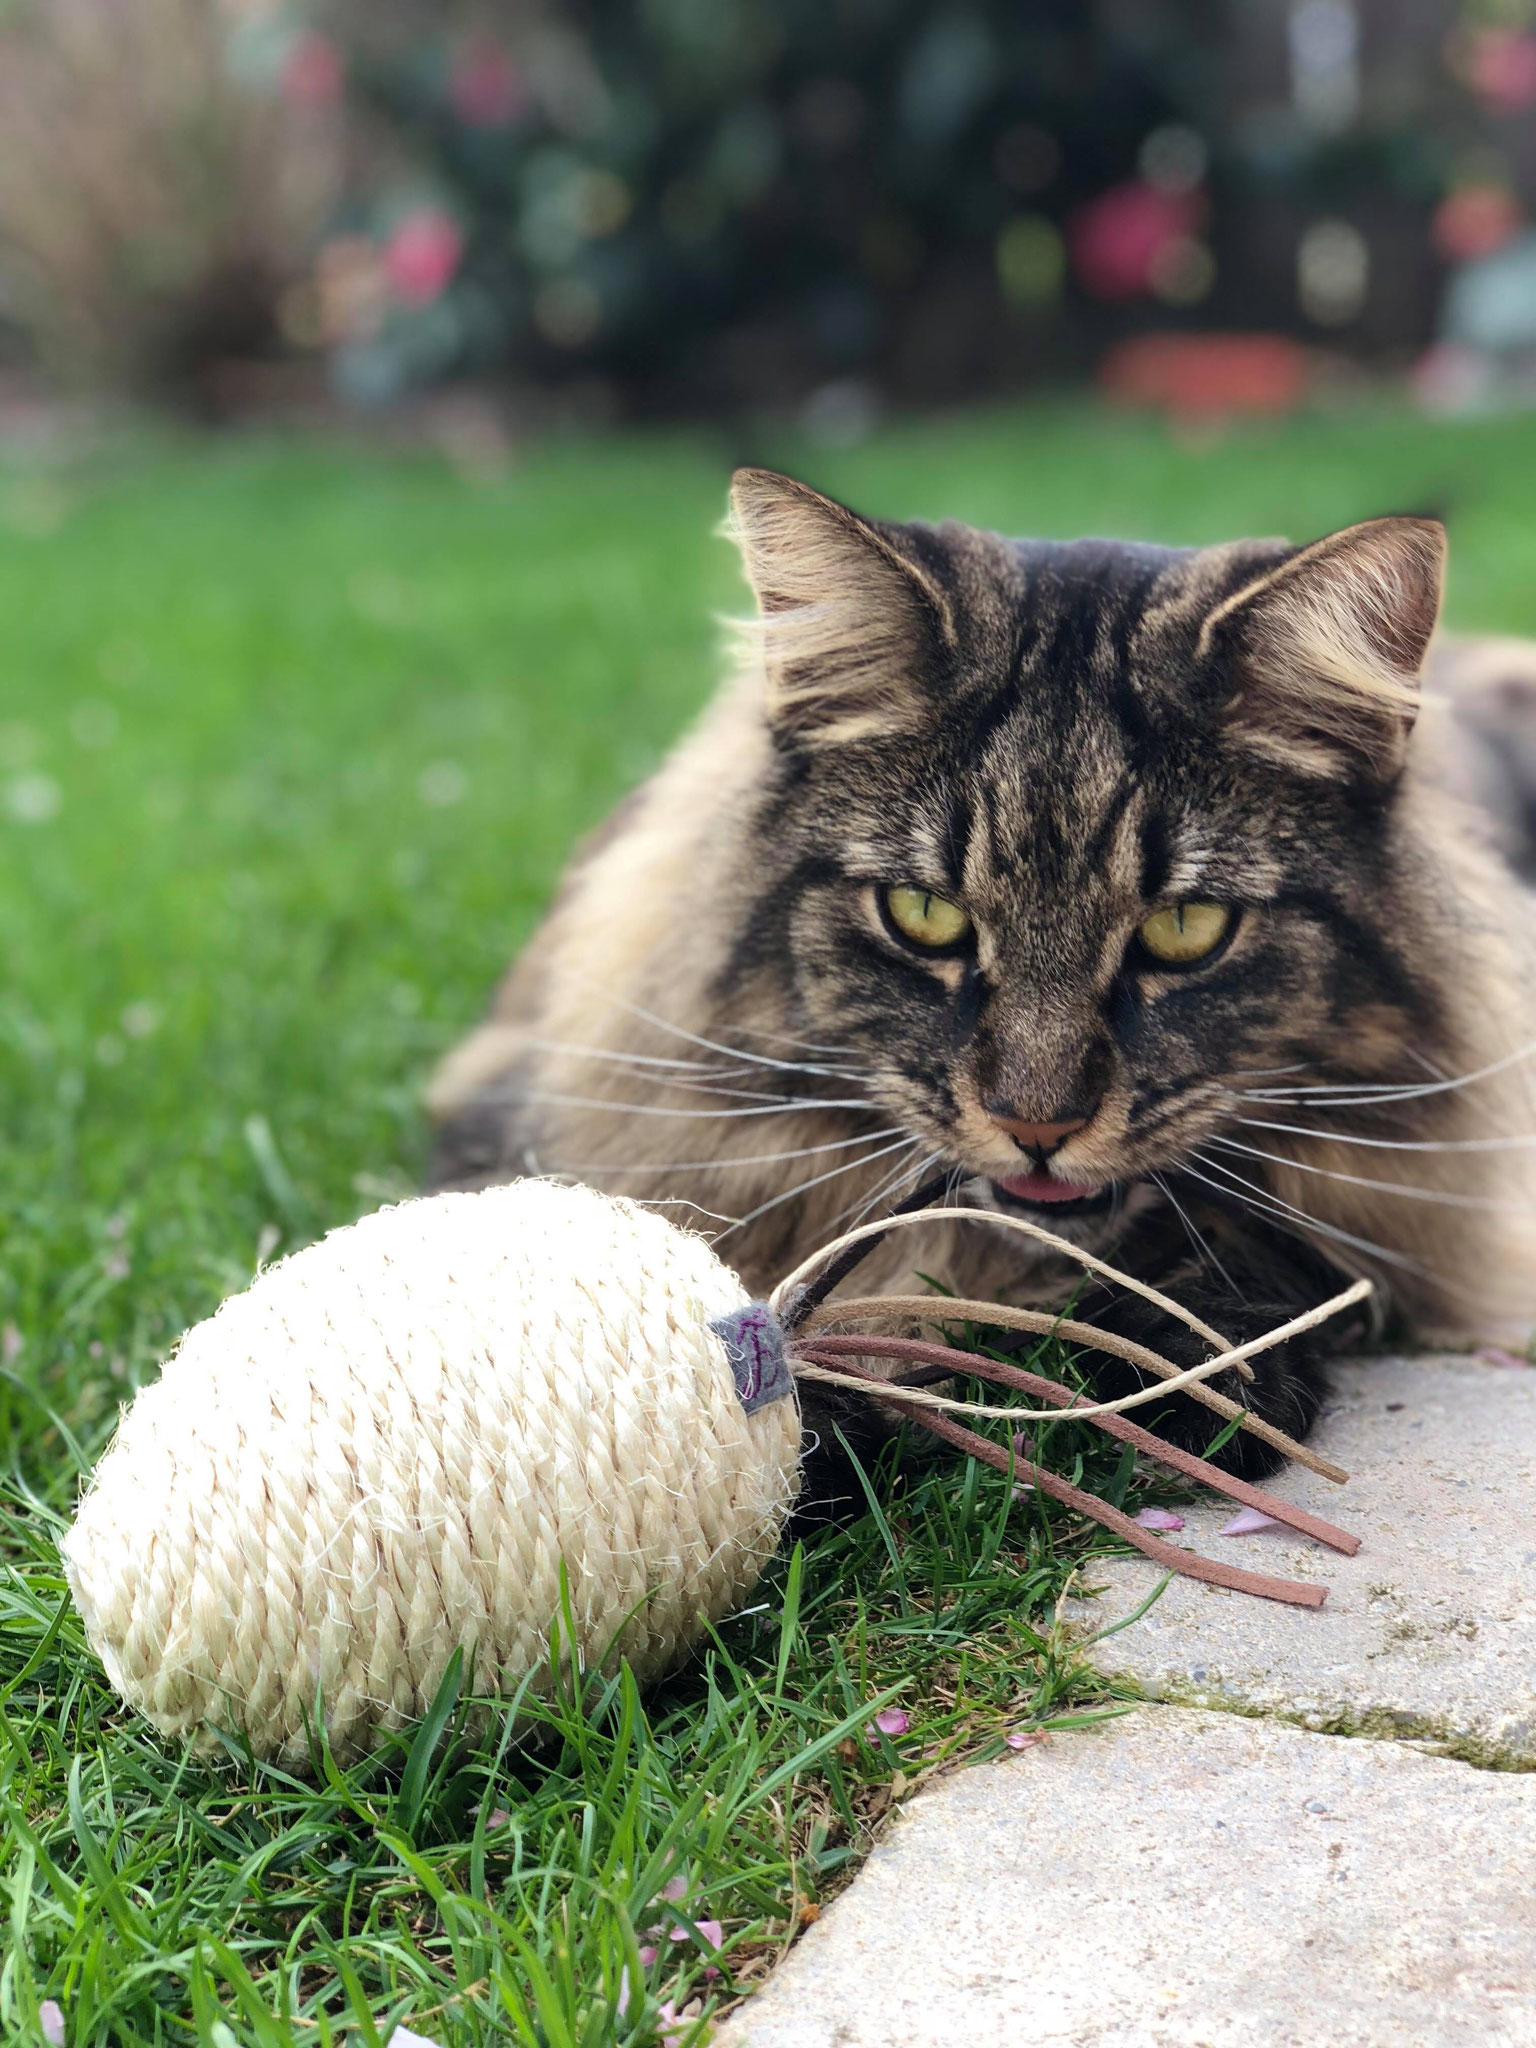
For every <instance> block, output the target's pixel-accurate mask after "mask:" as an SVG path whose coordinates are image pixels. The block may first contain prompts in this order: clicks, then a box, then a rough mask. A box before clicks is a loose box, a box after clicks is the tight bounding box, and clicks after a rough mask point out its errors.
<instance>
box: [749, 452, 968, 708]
mask: <svg viewBox="0 0 1536 2048" xmlns="http://www.w3.org/2000/svg"><path fill="white" fill-rule="evenodd" d="M729 531H730V533H731V536H732V538H733V539H734V540H735V542H736V544H737V546H738V547H739V548H740V549H741V559H742V566H743V568H744V569H745V571H746V575H747V581H748V582H749V583H750V584H751V585H752V589H753V592H754V593H755V595H756V597H757V605H758V616H757V618H756V619H755V620H754V621H751V622H750V624H749V626H748V627H747V629H746V631H747V633H748V635H749V636H750V641H751V644H752V652H753V654H754V656H755V658H756V660H757V661H758V662H759V663H760V664H761V668H762V673H763V681H764V687H765V690H766V693H767V707H768V715H769V718H770V719H771V720H772V722H773V724H774V725H775V726H776V727H777V728H778V729H779V730H780V731H781V732H784V733H786V734H787V735H790V736H792V737H793V738H794V739H795V740H796V741H797V742H798V743H800V744H802V745H806V746H827V745H835V744H837V743H839V742H841V743H848V742H851V741H857V740H866V739H884V738H888V737H890V736H891V735H893V734H896V733H901V732H913V731H917V730H919V729H921V728H922V727H923V726H924V725H926V724H928V723H930V722H931V721H932V718H933V715H934V707H933V703H932V700H931V697H930V696H929V694H928V692H927V690H926V688H925V684H926V683H927V682H928V681H929V680H930V679H931V678H932V677H933V676H934V675H935V674H936V673H939V672H941V671H942V669H943V667H944V665H945V662H946V658H947V655H948V652H949V650H950V649H951V648H952V646H953V642H954V623H953V620H952V618H951V615H950V610H949V604H948V600H947V599H946V597H945V596H944V594H943V592H942V591H941V590H940V589H939V587H938V585H937V584H936V583H935V582H934V580H933V578H932V577H931V576H930V575H929V574H928V573H927V571H926V570H925V569H924V567H923V566H922V564H921V563H920V562H918V561H916V560H914V559H913V557H912V554H911V553H910V551H909V547H908V546H904V545H903V544H902V543H903V540H904V535H903V532H902V529H901V528H899V527H892V526H887V525H884V524H883V523H881V522H879V521H876V520H872V519H863V518H861V517H860V516H859V514H858V513H857V512H850V511H849V509H848V507H847V506H846V505H839V504H838V503H837V502H836V500H835V499H832V498H824V497H823V496H822V495H821V493H820V492H819V491H813V490H812V489H811V488H810V486H809V485H808V484H802V483H796V482H795V481H794V479H793V478H791V477H787V476H779V475H777V474H776V473H775V472H774V471H772V470H766V469H739V470H737V472H736V475H735V477H734V478H733V479H732V483H731V519H730V527H729Z"/></svg>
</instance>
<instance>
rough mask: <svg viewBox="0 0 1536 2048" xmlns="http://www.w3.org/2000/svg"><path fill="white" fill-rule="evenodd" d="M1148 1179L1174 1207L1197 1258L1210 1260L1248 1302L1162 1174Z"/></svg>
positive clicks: (1235, 1292)
mask: <svg viewBox="0 0 1536 2048" xmlns="http://www.w3.org/2000/svg"><path fill="white" fill-rule="evenodd" d="M1147 1177H1148V1179H1149V1180H1150V1181H1151V1182H1152V1184H1153V1186H1154V1187H1157V1188H1159V1189H1161V1191H1162V1193H1163V1194H1164V1196H1165V1197H1166V1198H1167V1200H1168V1202H1169V1203H1170V1204H1171V1205H1172V1208H1173V1213H1174V1214H1175V1215H1176V1216H1177V1217H1178V1219H1179V1221H1180V1223H1182V1224H1183V1226H1184V1234H1185V1236H1186V1237H1187V1238H1188V1239H1189V1241H1190V1243H1191V1244H1192V1245H1193V1246H1194V1248H1195V1254H1196V1256H1197V1257H1198V1258H1199V1259H1201V1260H1202V1261H1205V1260H1209V1262H1210V1264H1211V1265H1212V1266H1214V1267H1215V1269H1216V1271H1217V1272H1218V1273H1219V1274H1220V1275H1221V1277H1222V1279H1223V1280H1225V1281H1226V1283H1227V1285H1228V1286H1229V1287H1230V1288H1231V1290H1232V1292H1233V1294H1234V1295H1236V1297H1237V1299H1238V1300H1239V1301H1244V1300H1246V1299H1247V1297H1246V1296H1245V1295H1244V1293H1243V1290H1242V1289H1241V1288H1240V1287H1239V1286H1238V1284H1237V1282H1236V1281H1235V1280H1234V1279H1233V1278H1232V1275H1231V1274H1230V1273H1229V1272H1228V1271H1227V1269H1226V1267H1225V1266H1224V1265H1223V1264H1222V1263H1221V1260H1220V1259H1219V1258H1218V1257H1217V1255H1216V1250H1215V1247H1214V1246H1213V1245H1212V1243H1211V1241H1210V1239H1209V1238H1208V1237H1207V1236H1206V1234H1205V1232H1204V1231H1203V1230H1202V1229H1201V1228H1200V1226H1199V1224H1197V1223H1196V1222H1195V1220H1194V1218H1193V1217H1192V1216H1191V1215H1190V1213H1189V1211H1188V1210H1187V1209H1186V1208H1185V1207H1184V1204H1183V1203H1182V1202H1181V1201H1180V1200H1179V1198H1178V1196H1177V1195H1176V1194H1175V1193H1174V1192H1173V1189H1172V1188H1171V1187H1169V1185H1168V1183H1167V1181H1166V1180H1165V1179H1164V1178H1163V1176H1162V1175H1161V1174H1160V1173H1156V1172H1154V1173H1151V1174H1149V1175H1148V1176H1147Z"/></svg>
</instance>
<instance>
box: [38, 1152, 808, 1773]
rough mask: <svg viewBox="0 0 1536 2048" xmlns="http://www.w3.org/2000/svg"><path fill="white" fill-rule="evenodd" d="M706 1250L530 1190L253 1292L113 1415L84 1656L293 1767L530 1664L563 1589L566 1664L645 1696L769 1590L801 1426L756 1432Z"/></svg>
mask: <svg viewBox="0 0 1536 2048" xmlns="http://www.w3.org/2000/svg"><path fill="white" fill-rule="evenodd" d="M749 1306H750V1302H749V1298H748V1296H747V1293H746V1290H745V1289H744V1288H743V1286H742V1284H741V1282H740V1281H739V1280H738V1279H737V1278H736V1276H735V1274H733V1273H732V1272H730V1271H729V1270H728V1269H727V1268H726V1267H725V1266H724V1265H722V1264H721V1262H720V1261H719V1260H718V1259H717V1258H716V1257H715V1255H714V1253H713V1252H712V1251H711V1250H710V1248H709V1246H708V1245H707V1244H705V1242H704V1241H703V1239H702V1238H699V1237H695V1236H692V1235H690V1234H688V1233H686V1232H684V1231H681V1230H678V1229H676V1228H675V1227H674V1226H673V1225H671V1224H670V1223H668V1222H666V1221H665V1220H664V1219H663V1218H662V1217H660V1216H657V1215H655V1214H653V1213H651V1212H650V1211H647V1210H643V1209H639V1208H637V1207H635V1206H634V1205H633V1204H631V1203H629V1202H624V1201H618V1200H614V1199H612V1198H610V1197H608V1196H604V1195H599V1194H596V1193H594V1192H592V1191H591V1190H590V1189H586V1188H579V1187H565V1186H561V1185H557V1184H555V1183H553V1182H549V1181H519V1182H515V1183H513V1184H512V1185H511V1186H509V1187H501V1188H491V1189H487V1190H485V1191H484V1192H483V1193H478V1194H469V1195H452V1194H450V1195H439V1196H436V1197H434V1198H432V1199H430V1200H423V1201H414V1202H407V1203H404V1204H402V1205H401V1206H400V1207H398V1208H392V1209H385V1210H381V1211H380V1212H379V1213H378V1214H377V1215H373V1216H369V1217H365V1218H364V1219H363V1221H361V1222H360V1223H356V1224H353V1225H351V1226H350V1227H349V1228H347V1229H344V1230H338V1231H334V1232H333V1233H332V1234H331V1235H330V1236H329V1237H327V1238H326V1239H324V1240H323V1241H322V1242H321V1243H319V1244H315V1245H311V1246H310V1247H308V1249H306V1250H304V1251H301V1252H297V1253H295V1254H294V1255H293V1256H292V1257H291V1258H288V1259H285V1260H283V1261H282V1262H281V1264H279V1265H277V1266H274V1267H271V1268H270V1269H268V1270H267V1271H266V1272H264V1273H262V1274H261V1275H260V1276H259V1277H258V1278H257V1280H256V1281H255V1282H254V1283H253V1285H252V1286H251V1287H249V1288H248V1289H247V1290H246V1292H245V1293H243V1294H240V1295H236V1296H234V1297H233V1298H232V1299H230V1300H229V1301H226V1302H225V1303H224V1304H223V1306H222V1307H221V1308H220V1309H219V1310H218V1312H217V1313H216V1314H215V1315H213V1316H212V1317H210V1318H209V1320H208V1321H207V1322H204V1323H201V1324H199V1325H198V1326H197V1327H196V1328H195V1329H193V1330H191V1331H190V1332H189V1333H188V1334H187V1335H186V1336H185V1337H184V1338H183V1339H182V1341H181V1344H180V1346H179V1347H178V1349H177V1350H176V1352H175V1353H174V1355H173V1356H172V1358H171V1359H170V1360H169V1362H168V1363H167V1365H166V1367H165V1369H164V1372H163V1373H162V1374H161V1377H160V1378H159V1380H158V1381H156V1382H155V1383H154V1384H153V1385H151V1386H149V1387H146V1388H145V1389H144V1390H143V1391H142V1392H141V1393H140V1394H139V1395H138V1397H137V1398H136V1399H135V1401H134V1402H133V1404H132V1406H131V1407H130V1408H129V1409H128V1411H127V1413H126V1414H125V1415H124V1417H123V1421H122V1424H121V1426H120V1428H119V1430H118V1433H117V1437H116V1439H115V1441H114V1443H113V1445H112V1447H111V1449H110V1450H109V1451H108V1452H107V1454H106V1455H105V1456H104V1457H103V1459H102V1461H101V1463H100V1465H99V1466H98V1467H97V1470H96V1474H95V1477H94V1479H93V1480H92V1482H91V1485H90V1488H89V1490H88V1491H87V1493H86V1495H85V1498H84V1500H83V1501H82V1503H81V1506H80V1511H79V1514H78V1516H77V1518H76V1521H75V1523H74V1526H73V1527H72V1529H71V1530H70V1531H69V1533H68V1535H67V1537H66V1538H65V1540H64V1543H63V1553H64V1560H65V1568H66V1571H67V1573H68V1577H69V1583H70V1587H71V1590H72V1592H73V1594H74V1597H75V1600H76V1604H77V1605H78V1607H79V1609H80V1612H81V1614H82V1615H83V1617H84V1619H85V1624H86V1631H87V1634H88V1636H89V1638H90V1641H91V1644H92V1647H93V1648H94V1649H95V1650H96V1652H97V1654H98V1655H99V1656H100V1657H101V1659H102V1662H103V1663H104V1664H105V1666H106V1669H107V1673H108V1676H109V1677H110V1679H111V1681H112V1683H113V1685H114V1686H115V1687H116V1689H117V1690H118V1692H119V1693H120V1694H121V1695H122V1697H123V1698H124V1699H125V1700H126V1701H127V1702H128V1704H129V1705H130V1706H132V1707H135V1708H137V1709H138V1710H139V1711H140V1712H142V1713H143V1714H145V1715H146V1716H147V1717H148V1719H149V1720H150V1721H151V1722H152V1723H153V1724H154V1726H155V1727H156V1728H157V1729H159V1730H160V1732H161V1733H162V1734H164V1735H167V1736H171V1737H184V1736H188V1735H192V1736H200V1737H201V1738H202V1739H203V1743H204V1746H207V1744H208V1741H209V1739H210V1738H209V1731H210V1730H211V1729H212V1728H213V1727H215V1726H218V1727H223V1728H227V1729H230V1730H232V1731H234V1732H236V1733H237V1734H243V1735H244V1736H245V1737H246V1738H247V1739H248V1740H249V1742H250V1744H251V1747H252V1749H253V1750H254V1752H255V1753H256V1754H257V1755H258V1756H264V1757H275V1758H279V1759H281V1760H284V1761H286V1762H290V1763H302V1762H304V1761H307V1759H308V1756H309V1753H310V1750H309V1737H308V1734H307V1732H306V1728H305V1716H306V1713H308V1714H312V1713H313V1710H314V1706H315V1702H316V1699H317V1697H318V1698H319V1699H320V1700H321V1701H322V1702H323V1706H324V1712H325V1719H326V1725H327V1729H328V1732H329V1738H330V1741H331V1744H332V1747H333V1749H334V1750H335V1751H336V1753H337V1754H338V1755H340V1756H343V1757H345V1756H347V1755H349V1754H352V1753H355V1752H356V1751H357V1750H358V1749H360V1748H362V1747H364V1746H366V1744H367V1742H368V1739H369V1738H370V1736H372V1735H373V1734H374V1733H376V1732H377V1731H378V1730H381V1729H387V1728H396V1727H400V1726H402V1725H404V1724H406V1723H408V1722H410V1721H411V1720H413V1719H416V1718H418V1717H419V1716H420V1715H421V1714H422V1713H424V1712H425V1710H426V1708H427V1707H428V1705H429V1704H430V1703H431V1701H432V1698H433V1695H434V1693H435V1691H436V1689H437V1687H438V1685H439V1682H440V1681H441V1679H442V1676H443V1673H444V1671H445V1669H446V1667H447V1665H448V1662H449V1659H450V1658H451V1657H452V1655H453V1652H454V1651H455V1650H456V1649H458V1648H460V1647H461V1646H462V1647H463V1649H464V1650H465V1653H466V1680H467V1682H468V1684H470V1685H472V1686H473V1688H474V1690H476V1691H478V1692H481V1693H488V1694H494V1693H498V1692H500V1693H507V1692H511V1691H512V1690H514V1689H515V1687H516V1686H517V1684H518V1683H519V1682H520V1681H522V1680H524V1679H528V1678H530V1677H532V1678H533V1679H534V1681H535V1682H538V1681H539V1674H540V1673H541V1669H543V1668H547V1665H548V1661H549V1652H550V1630H551V1622H552V1620H553V1618H554V1617H555V1616H556V1615H557V1614H558V1612H559V1610H560V1602H561V1593H560V1567H561V1564H562V1561H563V1563H564V1566H565V1570H566V1576H567V1580H568V1585H569V1599H570V1605H571V1609H572V1612H573V1615H574V1619H575V1626H576V1642H575V1643H574V1644H573V1645H565V1646H564V1649H565V1652H566V1654H568V1655H569V1654H571V1653H572V1652H574V1654H576V1655H577V1656H579V1658H580V1659H581V1661H582V1662H583V1663H584V1664H588V1665H597V1664H599V1663H603V1664H604V1665H605V1666H607V1667H608V1668H614V1667H616V1665H617V1663H618V1660H619V1658H620V1657H625V1658H628V1660H629V1662H630V1664H631V1665H632V1667H633V1669H634V1671H635V1674H636V1676H637V1677H638V1678H639V1679H640V1680H641V1681H642V1682H643V1681H645V1680H646V1679H648V1678H654V1677H656V1676H659V1675H660V1674H661V1673H662V1672H663V1671H665V1670H667V1669H668V1668H669V1667H671V1666H672V1665H674V1664H675V1663H677V1662H678V1661H679V1659H680V1658H681V1657H682V1656H683V1655H684V1654H685V1653H686V1651H687V1649H688V1647H689V1646H690V1644H691V1643H692V1642H693V1641H694V1640H695V1639H696V1637H697V1636H698V1634H699V1632H700V1630H701V1628H702V1627H703V1626H704V1624H705V1622H706V1620H712V1619H718V1618H719V1617H720V1616H722V1615H723V1614H725V1613H727V1612H728V1611H729V1610H730V1608H731V1607H732V1605H733V1604H735V1603H736V1601H737V1600H738V1599H739V1598H740V1596H741V1595H742V1594H743V1592H744V1591H745V1590H747V1589H748V1588H750V1587H751V1585H752V1584H753V1583H754V1582H755V1580H756V1579H757V1576H758V1574H759V1572H760V1571H761V1569H762V1567H763V1565H764V1563H765V1562H766V1561H767V1559H768V1557H769V1556H770V1555H771V1553H772V1551H773V1549H774V1546H775V1544H776V1543H777V1541H778V1538H779V1533H780V1530H781V1528H782V1526H783V1522H784V1519H785V1516H786V1515H787V1513H788V1511H789V1508H790V1506H791V1504H792V1502H793V1499H794V1495H795V1492H796V1489H797V1486H798V1462H799V1446H800V1417H799V1404H798V1402H796V1401H795V1400H793V1399H789V1400H782V1399H781V1400H772V1401H769V1402H768V1403H767V1404H766V1405H762V1406H759V1407H757V1408H756V1409H755V1411H754V1412H753V1413H752V1414H750V1415H749V1414H747V1413H746V1412H745V1409H744V1407H743V1405H742V1402H741V1400H740V1399H739V1398H738V1394H737V1388H736V1382H735V1379H734V1377H733V1373H732V1367H731V1361H730V1358H729V1356H728V1354H727V1350H726V1347H725V1344H724V1341H723V1339H722V1337H721V1336H720V1334H719V1333H718V1332H716V1331H714V1330H712V1329H711V1328H710V1324H711V1322H713V1321H715V1320H718V1319H722V1318H726V1317H729V1316H731V1315H733V1314H735V1313H736V1312H739V1311H741V1310H743V1309H746V1308H748V1307H749Z"/></svg>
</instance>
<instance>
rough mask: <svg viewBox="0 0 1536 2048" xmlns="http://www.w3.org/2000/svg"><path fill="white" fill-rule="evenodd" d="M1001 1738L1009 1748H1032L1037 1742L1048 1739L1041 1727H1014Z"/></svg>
mask: <svg viewBox="0 0 1536 2048" xmlns="http://www.w3.org/2000/svg"><path fill="white" fill-rule="evenodd" d="M1003 1740H1004V1741H1005V1742H1006V1743H1007V1745H1008V1747H1009V1748H1010V1749H1033V1748H1035V1746H1036V1745H1037V1744H1038V1743H1041V1742H1047V1741H1049V1740H1050V1738H1049V1736H1048V1735H1047V1734H1046V1732H1045V1730H1044V1729H1043V1728H1015V1729H1014V1731H1013V1733H1012V1734H1011V1735H1005V1736H1004V1737H1003Z"/></svg>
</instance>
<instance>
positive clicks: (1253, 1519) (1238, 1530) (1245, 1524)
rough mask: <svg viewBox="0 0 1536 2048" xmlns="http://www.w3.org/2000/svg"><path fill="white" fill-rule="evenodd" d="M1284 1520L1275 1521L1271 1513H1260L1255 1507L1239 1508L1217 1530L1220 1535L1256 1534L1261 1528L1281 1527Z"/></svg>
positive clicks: (1283, 1525)
mask: <svg viewBox="0 0 1536 2048" xmlns="http://www.w3.org/2000/svg"><path fill="white" fill-rule="evenodd" d="M1284 1527H1285V1524H1284V1522H1277V1521H1276V1520H1275V1518H1274V1516H1273V1515H1265V1514H1261V1513H1260V1512H1259V1510H1258V1509H1257V1508H1239V1509H1238V1511H1237V1513H1236V1514H1235V1515H1234V1516H1233V1517H1232V1519H1231V1521H1230V1522H1226V1523H1224V1524H1223V1525H1222V1527H1221V1528H1220V1529H1219V1530H1218V1531H1217V1534H1218V1535H1221V1536H1257V1535H1258V1534H1259V1532H1260V1531H1261V1530H1263V1529H1283V1528H1284Z"/></svg>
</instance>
